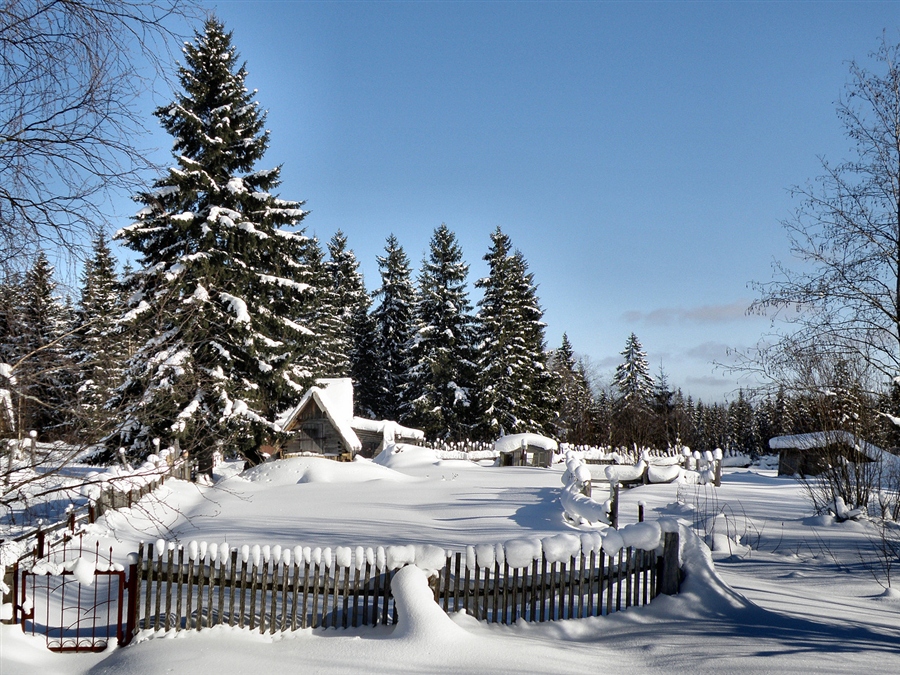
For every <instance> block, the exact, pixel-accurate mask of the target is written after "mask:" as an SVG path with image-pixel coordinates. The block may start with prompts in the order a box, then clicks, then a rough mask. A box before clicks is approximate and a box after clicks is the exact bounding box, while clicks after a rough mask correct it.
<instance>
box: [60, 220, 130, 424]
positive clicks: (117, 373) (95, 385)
mask: <svg viewBox="0 0 900 675" xmlns="http://www.w3.org/2000/svg"><path fill="white" fill-rule="evenodd" d="M93 253H94V254H93V256H92V257H91V258H90V259H88V260H87V261H86V262H85V265H84V271H83V274H82V277H81V299H80V301H79V305H78V310H77V312H76V326H75V332H74V337H75V343H76V344H75V351H74V353H73V358H74V360H75V363H76V366H77V369H78V390H77V394H78V396H77V399H78V402H79V404H80V406H81V408H82V412H83V413H85V414H86V418H87V419H86V422H87V425H86V430H88V431H90V432H93V431H94V430H95V429H102V428H103V427H104V420H103V417H104V415H103V412H102V410H101V408H102V406H103V404H104V403H105V402H106V401H107V400H108V399H109V397H110V396H111V395H112V393H113V390H114V388H115V387H116V386H117V385H118V384H119V382H120V380H121V377H122V368H123V366H124V360H125V355H126V353H125V347H126V345H125V344H123V342H122V339H121V335H120V332H119V330H118V326H117V323H116V318H117V317H118V316H119V315H121V313H122V309H123V307H124V304H125V303H124V298H123V288H122V284H121V282H120V281H119V278H118V275H117V274H116V261H115V258H114V257H113V254H112V251H111V250H110V248H109V245H108V243H107V241H106V237H105V236H104V235H103V234H101V235H100V236H98V237H97V239H95V240H94V246H93Z"/></svg>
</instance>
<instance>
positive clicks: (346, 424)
mask: <svg viewBox="0 0 900 675" xmlns="http://www.w3.org/2000/svg"><path fill="white" fill-rule="evenodd" d="M311 398H312V399H314V400H315V402H316V404H317V405H318V406H319V408H320V409H321V410H322V412H324V413H325V415H326V416H327V417H328V420H329V421H330V422H331V424H332V425H333V426H334V428H335V429H336V430H337V432H338V433H339V434H340V436H341V439H342V440H343V441H344V444H345V445H346V446H347V448H348V449H349V450H352V451H354V452H358V451H359V450H361V449H362V443H361V442H360V440H359V436H357V435H356V431H355V430H359V431H369V432H373V433H378V434H382V435H383V436H384V439H385V440H386V441H393V440H394V439H395V438H402V439H406V440H410V439H422V440H424V438H425V432H423V431H421V430H420V429H412V428H410V427H404V426H401V425H400V424H397V423H396V422H392V421H390V420H381V421H378V420H367V419H365V418H363V417H354V416H353V380H351V379H350V378H349V377H331V378H320V379H318V380H316V385H315V386H314V387H310V388H309V391H307V392H306V393H305V394H304V395H303V398H302V399H300V403H298V404H297V405H296V407H295V408H294V409H293V410H291V411H290V412H289V413H288V414H287V415H286V416H285V417H284V419H283V420H282V421H281V428H282V429H285V430H287V429H289V428H290V427H291V425H293V423H294V421H295V420H296V419H297V416H298V415H299V414H300V411H301V410H303V408H304V407H305V406H306V405H307V403H308V402H309V400H310V399H311Z"/></svg>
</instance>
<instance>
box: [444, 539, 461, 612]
mask: <svg viewBox="0 0 900 675" xmlns="http://www.w3.org/2000/svg"><path fill="white" fill-rule="evenodd" d="M448 562H449V558H448ZM461 566H462V553H461V552H460V551H457V552H456V571H455V573H454V576H453V611H454V612H458V611H459V581H460V578H461V577H462V572H461V569H460V567H461ZM447 572H448V574H449V572H450V565H447Z"/></svg>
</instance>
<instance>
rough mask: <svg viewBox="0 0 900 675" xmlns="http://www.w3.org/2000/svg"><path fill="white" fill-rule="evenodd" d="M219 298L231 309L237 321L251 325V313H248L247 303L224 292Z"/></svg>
mask: <svg viewBox="0 0 900 675" xmlns="http://www.w3.org/2000/svg"><path fill="white" fill-rule="evenodd" d="M219 298H221V299H222V302H224V303H226V304H227V305H228V306H229V307H230V308H231V311H232V313H233V314H234V318H235V321H237V322H238V323H250V313H249V312H248V311H247V303H246V302H244V300H242V299H241V298H239V297H237V296H235V295H231V293H225V292H224V291H223V292H221V293H219Z"/></svg>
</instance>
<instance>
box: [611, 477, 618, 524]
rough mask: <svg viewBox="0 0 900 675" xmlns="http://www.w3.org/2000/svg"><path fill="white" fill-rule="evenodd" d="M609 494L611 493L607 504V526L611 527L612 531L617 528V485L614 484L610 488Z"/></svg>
mask: <svg viewBox="0 0 900 675" xmlns="http://www.w3.org/2000/svg"><path fill="white" fill-rule="evenodd" d="M610 492H611V493H612V494H611V495H610V496H611V497H612V498H611V499H610V502H609V524H610V525H612V526H613V528H614V529H618V528H619V483H618V482H616V484H615V485H611V486H610Z"/></svg>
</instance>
